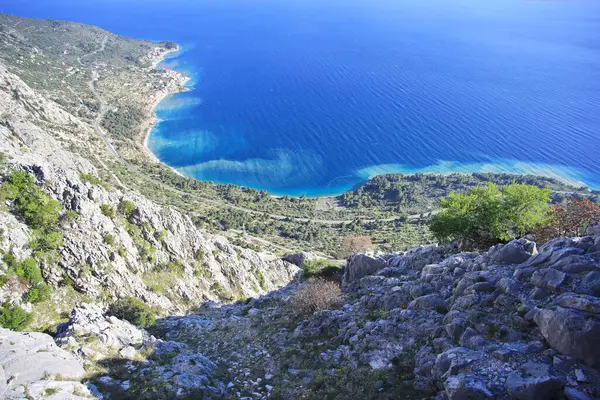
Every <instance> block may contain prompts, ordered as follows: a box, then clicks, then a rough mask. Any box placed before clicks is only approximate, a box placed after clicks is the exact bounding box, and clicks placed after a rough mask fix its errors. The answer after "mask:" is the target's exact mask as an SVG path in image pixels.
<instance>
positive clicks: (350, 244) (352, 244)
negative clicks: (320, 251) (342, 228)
mask: <svg viewBox="0 0 600 400" xmlns="http://www.w3.org/2000/svg"><path fill="white" fill-rule="evenodd" d="M372 248H373V243H372V242H371V239H369V237H368V236H346V237H345V238H344V240H343V241H342V254H343V256H344V257H346V258H347V257H350V256H352V255H354V254H357V253H361V252H363V251H366V250H369V249H372Z"/></svg>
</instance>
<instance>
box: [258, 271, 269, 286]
mask: <svg viewBox="0 0 600 400" xmlns="http://www.w3.org/2000/svg"><path fill="white" fill-rule="evenodd" d="M257 279H258V284H259V285H260V288H261V289H262V290H265V289H266V288H267V283H266V282H265V275H264V274H263V273H262V271H258V275H257Z"/></svg>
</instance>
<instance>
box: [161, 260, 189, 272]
mask: <svg viewBox="0 0 600 400" xmlns="http://www.w3.org/2000/svg"><path fill="white" fill-rule="evenodd" d="M183 268H184V267H183V263H182V262H181V260H175V261H170V262H169V263H168V264H167V265H165V266H163V267H162V268H161V269H162V270H163V271H166V272H172V273H175V274H177V275H181V274H183Z"/></svg>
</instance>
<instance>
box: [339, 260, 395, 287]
mask: <svg viewBox="0 0 600 400" xmlns="http://www.w3.org/2000/svg"><path fill="white" fill-rule="evenodd" d="M385 267H386V264H385V261H384V260H382V259H380V258H378V257H376V256H374V255H373V254H356V255H354V256H352V258H350V261H349V262H348V265H347V266H346V270H345V272H344V276H343V277H342V285H347V284H349V283H352V282H356V281H358V280H359V279H360V278H363V277H365V276H367V275H372V274H374V273H375V272H377V271H379V270H381V269H383V268H385Z"/></svg>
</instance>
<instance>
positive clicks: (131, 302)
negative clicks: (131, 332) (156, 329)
mask: <svg viewBox="0 0 600 400" xmlns="http://www.w3.org/2000/svg"><path fill="white" fill-rule="evenodd" d="M109 312H110V313H111V314H112V315H114V316H115V317H117V318H121V319H125V320H127V321H129V322H131V323H132V324H134V325H135V326H137V327H139V328H147V327H149V326H151V325H153V324H154V322H155V321H156V315H155V314H154V312H153V311H152V310H151V309H150V307H149V306H148V305H147V304H145V303H143V302H142V301H141V300H140V299H137V298H135V297H125V298H123V299H120V300H118V301H116V302H115V303H113V304H112V305H111V306H110V309H109Z"/></svg>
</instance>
